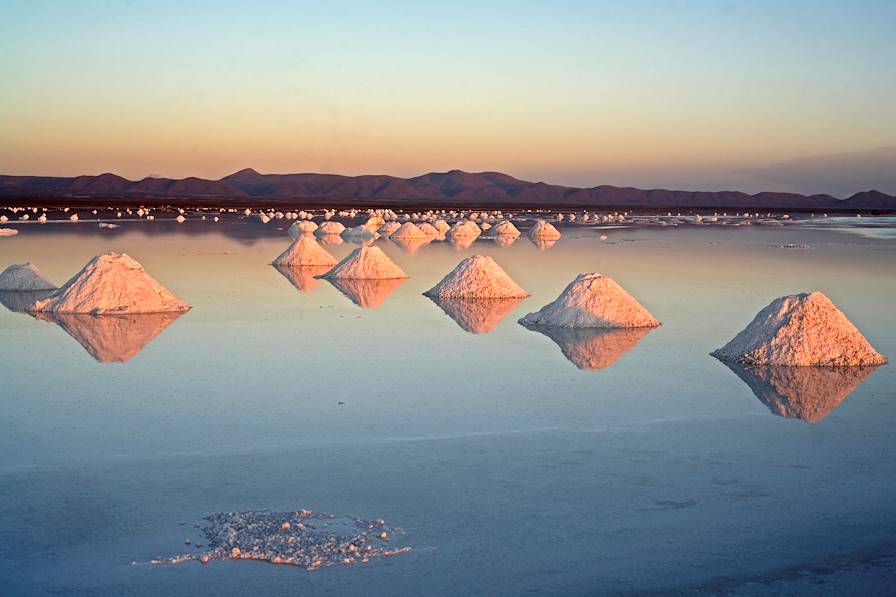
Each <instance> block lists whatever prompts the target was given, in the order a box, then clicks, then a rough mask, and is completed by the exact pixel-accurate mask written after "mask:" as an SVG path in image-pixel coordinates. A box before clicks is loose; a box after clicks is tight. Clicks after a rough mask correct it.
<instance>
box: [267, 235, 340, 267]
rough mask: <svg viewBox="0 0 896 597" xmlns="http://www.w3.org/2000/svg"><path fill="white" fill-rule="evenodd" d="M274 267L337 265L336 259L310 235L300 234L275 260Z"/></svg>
mask: <svg viewBox="0 0 896 597" xmlns="http://www.w3.org/2000/svg"><path fill="white" fill-rule="evenodd" d="M273 265H289V266H294V267H296V266H327V265H336V258H335V257H333V256H332V255H330V253H328V252H327V250H326V249H324V248H323V247H322V246H320V244H319V243H318V242H317V239H315V238H314V236H312V235H310V234H300V235H299V237H298V238H296V239H295V240H294V241H293V242H292V243H290V245H289V247H288V248H287V249H286V250H285V251H283V252H282V253H280V255H279V256H278V257H277V258H276V259H274V262H273Z"/></svg>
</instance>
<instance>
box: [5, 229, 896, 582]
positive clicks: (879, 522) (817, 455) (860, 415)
mask: <svg viewBox="0 0 896 597" xmlns="http://www.w3.org/2000/svg"><path fill="white" fill-rule="evenodd" d="M277 226H278V224H277V222H272V223H271V224H269V225H267V226H262V225H261V224H258V223H255V222H248V221H229V222H221V223H220V224H217V225H213V224H211V223H205V222H197V221H187V222H186V223H185V224H183V225H176V224H170V223H166V222H162V221H157V222H154V223H150V222H123V223H122V225H121V227H120V228H118V229H114V230H109V229H99V228H96V227H94V226H92V225H90V224H87V223H83V224H78V225H64V224H59V225H47V226H22V227H21V230H22V232H21V233H20V234H19V235H17V236H16V237H11V238H7V239H3V240H2V241H0V268H5V267H6V266H7V265H9V264H12V263H20V262H25V261H31V262H33V263H35V264H36V265H37V266H38V267H39V268H41V270H42V271H43V272H44V273H45V274H46V275H47V276H48V277H50V278H51V279H52V280H54V281H56V282H57V283H62V282H63V281H65V280H66V279H67V278H68V277H69V276H71V275H73V274H75V273H76V272H77V271H78V270H79V269H80V268H81V267H82V266H83V264H84V263H85V262H86V261H87V260H88V259H89V258H90V257H92V256H94V255H96V254H98V253H101V252H107V251H124V252H127V253H128V254H130V255H131V256H132V257H134V258H136V259H137V260H138V261H140V262H141V263H142V264H143V265H144V266H145V268H146V270H147V271H148V272H149V273H150V274H152V275H153V276H155V277H156V278H158V279H159V280H160V281H161V282H162V283H163V284H165V285H166V286H168V287H169V288H170V289H171V290H173V291H174V292H175V293H177V294H178V295H179V296H181V297H182V298H183V299H185V300H186V301H188V302H189V303H191V304H192V305H193V309H192V310H191V311H189V312H188V313H185V314H183V315H181V316H179V317H177V316H129V317H119V318H93V317H84V316H56V317H41V318H33V317H31V316H29V315H26V314H22V313H17V312H13V311H11V310H7V309H0V380H2V388H3V391H2V392H0V401H2V413H3V414H2V419H0V421H2V422H0V480H2V481H0V482H2V488H3V491H2V492H0V593H3V594H29V593H35V594H36V593H45V592H50V591H61V592H65V593H75V594H115V595H117V594H123V593H131V594H147V595H157V594H190V595H195V594H221V593H222V592H229V593H231V592H232V593H241V594H246V595H255V594H276V593H278V592H283V593H287V592H289V593H296V592H299V593H302V594H334V595H335V594H339V595H344V594H424V593H426V594H455V595H467V594H520V593H524V592H537V593H549V594H564V595H570V594H600V593H620V592H636V593H641V592H653V591H657V592H662V591H672V592H675V591H685V592H689V593H694V592H697V593H699V592H706V593H712V592H734V593H738V592H745V594H749V593H750V592H751V591H752V590H753V589H757V588H758V589H757V590H763V589H767V590H769V591H778V590H781V591H786V590H791V589H793V590H798V591H805V586H804V585H801V584H799V583H803V582H805V578H806V577H807V576H808V577H812V578H813V579H815V580H817V582H815V581H813V582H814V584H810V585H808V586H810V587H812V588H813V589H819V587H820V589H819V591H820V592H822V593H823V592H824V591H825V590H826V589H825V587H827V588H828V589H833V590H834V592H838V593H842V592H843V591H842V589H843V588H844V587H846V588H847V589H848V590H846V592H853V591H856V592H864V593H867V592H868V590H869V589H870V590H876V589H878V588H881V587H887V586H890V587H892V586H893V584H892V583H894V582H896V572H894V568H893V564H892V562H893V558H894V556H896V539H894V537H896V535H894V531H896V507H894V505H893V504H894V500H893V499H892V495H893V492H894V489H896V481H894V479H896V459H894V456H896V435H894V434H893V433H892V430H893V427H894V423H896V403H894V398H896V396H894V390H893V388H894V387H896V374H894V373H893V366H892V365H884V366H882V367H879V368H877V369H876V370H873V371H861V372H858V373H855V374H853V373H849V372H844V373H842V374H836V375H824V374H819V375H821V377H819V378H817V379H816V378H815V377H812V376H811V375H808V376H807V375H803V374H796V375H795V374H793V372H787V371H784V372H780V371H766V370H762V371H748V372H744V371H740V370H735V369H729V368H728V367H726V366H725V365H724V364H722V363H720V362H718V361H716V360H715V359H713V358H712V357H710V356H709V354H708V353H709V352H710V351H712V350H713V349H716V348H718V347H719V346H721V345H722V344H724V343H725V342H727V341H728V340H729V339H731V337H733V336H734V335H735V334H736V333H737V332H738V331H739V330H740V329H742V328H743V327H744V326H745V325H746V324H747V323H748V322H749V321H750V320H751V319H752V317H753V316H754V315H755V314H756V312H757V311H759V310H760V309H761V308H762V307H764V306H765V305H767V304H768V303H769V302H770V301H771V300H772V299H773V298H775V297H778V296H781V295H783V294H789V293H794V292H803V291H810V290H816V289H817V290H821V291H823V292H825V293H826V294H827V295H828V296H830V297H831V299H832V300H833V301H834V303H835V304H837V305H838V306H839V307H840V308H841V309H842V310H843V311H844V312H845V313H846V314H847V316H848V317H849V318H850V319H851V320H852V321H853V322H854V323H855V324H856V325H857V327H858V328H859V329H860V330H861V331H862V332H863V333H864V334H865V335H866V336H867V338H868V339H869V341H870V342H871V343H872V344H873V345H874V346H875V348H877V349H878V350H879V351H880V352H882V353H883V354H885V355H887V356H889V357H891V358H893V357H894V356H896V334H894V332H896V317H894V315H893V311H892V299H891V297H893V296H894V295H896V260H894V258H896V239H894V238H892V237H891V236H889V235H887V234H867V235H862V234H854V233H853V232H852V231H849V230H845V229H844V227H843V226H830V227H812V226H800V225H788V226H775V227H771V226H769V227H760V226H749V227H737V228H734V227H725V228H723V227H696V226H681V227H669V228H643V229H641V228H613V229H607V228H603V229H597V228H593V227H580V228H571V227H567V228H564V229H563V232H564V236H563V238H562V239H561V240H560V241H559V242H558V243H556V244H555V245H553V246H550V247H545V246H541V247H539V246H536V245H535V244H533V243H531V242H530V241H529V240H528V239H526V238H525V237H523V238H520V239H519V240H517V241H516V242H514V243H509V244H508V243H503V244H501V243H496V242H492V241H488V240H485V239H480V240H477V241H475V242H474V243H473V244H472V245H471V246H469V247H466V248H464V247H459V246H454V245H452V244H450V243H446V242H436V243H431V244H426V245H424V246H411V245H407V244H404V245H400V244H398V243H395V242H392V241H389V240H385V239H380V240H378V241H376V244H377V246H380V247H382V248H383V250H384V251H385V252H386V253H387V254H388V255H389V256H390V257H392V258H393V259H394V260H395V261H396V262H397V263H398V264H399V265H400V266H401V267H402V268H404V269H405V271H407V273H408V274H409V275H410V276H411V277H410V278H409V279H408V280H405V281H397V282H368V283H358V282H354V283H352V282H347V281H343V282H342V283H338V284H332V283H330V282H329V281H326V280H320V279H317V278H315V277H314V272H307V271H294V270H289V269H283V268H279V269H277V268H274V267H272V266H270V265H268V264H269V263H270V262H271V260H272V259H273V258H274V257H276V256H277V255H278V254H279V253H280V252H281V251H282V250H283V249H284V248H285V247H286V246H287V244H288V242H289V238H288V236H287V235H286V232H285V230H282V229H281V230H278V229H277ZM281 228H285V226H281ZM601 234H605V235H606V236H607V240H606V241H601V240H599V238H598V237H599V235H601ZM325 246H326V248H327V249H328V250H329V251H330V252H332V253H333V254H334V255H335V256H336V257H337V258H341V257H343V256H345V255H347V254H348V253H349V252H350V251H351V250H352V249H353V248H354V245H352V244H349V243H343V244H331V245H325ZM476 253H482V254H488V255H491V256H492V257H494V259H495V260H496V261H497V262H498V263H499V264H500V265H501V266H502V267H504V269H505V270H506V271H507V272H508V273H509V274H510V275H511V276H512V277H513V278H514V279H515V280H516V281H517V282H518V283H519V284H520V285H521V286H523V287H524V288H526V289H527V290H528V291H529V292H530V293H531V294H532V296H531V297H529V298H527V299H524V300H522V301H495V302H494V303H493V304H488V305H482V304H475V303H474V304H465V303H463V302H457V301H455V302H434V301H432V300H430V299H428V298H426V297H424V296H422V293H423V292H424V291H425V290H427V289H429V288H430V287H432V286H433V285H434V284H435V283H436V282H438V280H439V279H440V278H441V277H442V276H443V275H445V274H446V273H447V272H448V271H450V270H451V269H452V268H453V267H454V265H456V264H457V262H458V261H460V260H461V259H462V258H463V257H465V256H468V255H472V254H476ZM591 271H598V272H602V273H605V274H607V275H610V276H612V277H613V278H614V279H616V280H617V281H618V282H619V283H620V284H621V285H622V286H623V287H625V288H626V289H627V290H628V291H629V292H630V293H631V294H633V295H634V296H635V297H636V298H638V299H639V300H640V301H641V302H642V303H643V304H644V305H645V306H646V307H647V308H648V309H649V310H650V311H651V312H652V314H653V315H654V316H655V317H656V318H657V319H659V320H661V321H662V322H663V325H662V326H661V327H659V328H657V329H654V330H650V331H637V332H613V333H593V332H589V331H581V332H580V331H575V332H562V333H561V332H556V331H545V330H539V329H527V328H526V327H524V326H522V325H519V324H518V323H517V320H518V319H519V318H520V317H522V316H523V315H525V314H526V313H528V312H530V311H534V310H537V309H538V308H540V307H541V306H542V305H544V304H545V303H547V302H549V301H550V300H553V299H554V298H555V297H556V296H557V294H558V293H559V292H560V291H561V290H562V289H563V288H564V286H565V285H566V284H567V283H568V282H569V281H571V280H572V279H573V277H574V276H575V275H576V274H577V273H579V272H591ZM7 302H9V303H10V304H9V305H8V306H10V307H11V308H15V304H14V300H13V299H6V300H5V301H3V303H4V304H7ZM301 508H308V509H311V510H315V511H322V512H332V513H334V514H338V515H341V516H352V517H361V518H366V519H377V518H383V519H385V520H386V521H387V522H388V524H389V525H393V526H397V527H401V528H402V529H403V531H404V532H405V533H406V535H405V536H404V541H405V543H406V544H407V545H410V546H412V547H413V551H411V552H410V553H407V554H401V555H398V556H395V557H390V558H384V559H380V560H375V561H374V560H371V562H370V563H369V564H365V565H360V564H358V565H352V566H345V567H342V566H336V567H331V568H325V569H321V570H318V571H315V572H307V571H306V570H304V569H300V568H295V567H289V566H271V565H264V564H261V563H258V562H234V561H218V562H214V561H213V562H211V563H209V564H208V565H204V566H203V565H200V564H198V563H196V562H188V563H185V564H182V565H180V566H154V565H150V564H148V562H149V561H150V560H152V559H153V558H156V557H159V556H172V555H175V554H180V553H184V546H185V543H184V542H185V540H186V539H191V540H192V542H194V543H195V541H196V540H197V539H201V534H200V531H199V529H198V528H196V526H194V525H199V524H201V523H202V519H203V517H205V516H207V515H209V514H212V513H216V512H232V511H247V510H271V511H275V512H289V511H294V510H297V509H301ZM188 549H189V548H188ZM197 553H198V552H197ZM132 562H136V565H132ZM850 575H853V576H850ZM844 578H846V579H847V580H846V581H844V580H843V579H844ZM857 579H858V580H857ZM826 582H827V583H829V584H827V585H825V584H824V583H826ZM819 583H821V584H819ZM838 583H840V584H838ZM888 583H889V584H888Z"/></svg>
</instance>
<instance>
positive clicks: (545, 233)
mask: <svg viewBox="0 0 896 597" xmlns="http://www.w3.org/2000/svg"><path fill="white" fill-rule="evenodd" d="M529 238H532V239H540V240H557V239H558V238H560V231H559V230H557V229H556V228H555V227H554V225H553V224H551V223H549V222H545V221H544V220H538V221H537V222H535V225H534V226H532V228H531V230H529Z"/></svg>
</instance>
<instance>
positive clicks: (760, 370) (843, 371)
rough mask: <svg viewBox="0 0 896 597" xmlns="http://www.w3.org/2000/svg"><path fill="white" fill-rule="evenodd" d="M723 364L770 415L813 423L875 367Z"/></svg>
mask: <svg viewBox="0 0 896 597" xmlns="http://www.w3.org/2000/svg"><path fill="white" fill-rule="evenodd" d="M723 363H724V364H725V365H726V366H727V367H728V368H729V369H731V370H732V371H733V372H734V373H735V374H736V375H737V376H738V377H740V378H741V379H742V380H743V381H744V382H745V383H746V384H747V385H748V386H749V387H750V389H751V390H752V391H753V394H755V395H756V397H757V398H758V399H759V401H760V402H762V403H763V404H765V405H766V406H767V407H768V409H769V410H770V411H772V413H773V414H776V415H778V416H780V417H787V418H790V419H801V420H803V421H808V422H809V423H817V422H818V421H820V420H822V419H823V418H825V417H826V416H827V415H828V414H829V413H830V412H831V411H832V410H834V409H835V408H837V407H838V406H839V405H840V403H841V402H843V401H844V400H845V399H846V397H847V396H849V395H850V394H852V392H853V391H854V390H855V389H856V388H857V387H858V386H859V384H861V383H862V382H863V381H864V380H865V378H866V377H868V376H869V375H871V373H872V372H874V370H875V369H877V367H774V366H761V367H747V366H744V365H740V364H738V363H725V362H724V361H723Z"/></svg>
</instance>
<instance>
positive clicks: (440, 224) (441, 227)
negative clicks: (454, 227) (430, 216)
mask: <svg viewBox="0 0 896 597" xmlns="http://www.w3.org/2000/svg"><path fill="white" fill-rule="evenodd" d="M432 227H433V228H435V229H436V230H438V231H439V233H441V234H445V233H446V232H448V231H449V230H450V229H451V226H450V225H449V224H448V222H446V221H445V220H436V221H435V222H433V223H432Z"/></svg>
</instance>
